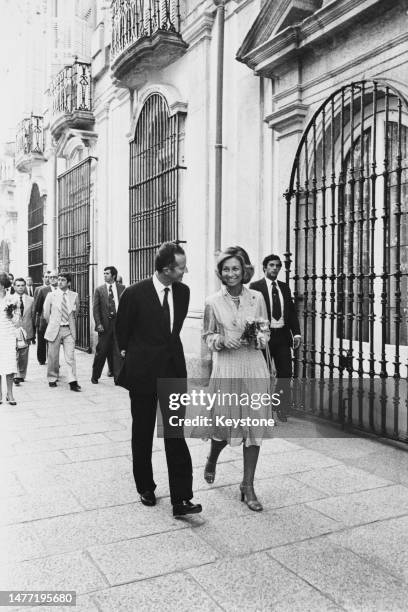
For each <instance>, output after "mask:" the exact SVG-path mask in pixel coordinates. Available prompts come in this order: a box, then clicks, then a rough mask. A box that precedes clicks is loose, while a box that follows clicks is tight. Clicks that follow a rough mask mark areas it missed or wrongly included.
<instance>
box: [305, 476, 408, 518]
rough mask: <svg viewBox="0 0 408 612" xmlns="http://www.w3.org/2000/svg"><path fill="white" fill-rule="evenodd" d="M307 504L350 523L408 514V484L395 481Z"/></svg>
mask: <svg viewBox="0 0 408 612" xmlns="http://www.w3.org/2000/svg"><path fill="white" fill-rule="evenodd" d="M307 505H308V506H309V507H310V508H314V509H315V510H318V511H319V512H322V513H323V514H325V515H326V516H330V517H331V518H333V519H335V520H337V521H343V522H344V523H345V524H346V525H361V524H364V523H371V522H373V521H379V520H382V519H387V518H391V517H395V516H401V515H404V514H408V488H406V487H403V486H401V485H392V486H389V487H381V488H378V489H371V490H369V491H360V492H358V493H350V494H348V495H338V496H336V497H328V498H326V499H321V500H317V501H312V502H308V503H307Z"/></svg>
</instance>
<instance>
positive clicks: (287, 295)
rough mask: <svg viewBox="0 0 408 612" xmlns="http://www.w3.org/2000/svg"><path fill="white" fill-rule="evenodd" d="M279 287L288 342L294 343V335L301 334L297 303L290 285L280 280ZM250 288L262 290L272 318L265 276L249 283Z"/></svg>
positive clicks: (269, 316)
mask: <svg viewBox="0 0 408 612" xmlns="http://www.w3.org/2000/svg"><path fill="white" fill-rule="evenodd" d="M278 285H279V289H280V290H281V293H282V297H283V318H284V321H285V326H284V329H285V330H286V332H287V338H288V343H289V344H292V340H293V336H300V325H299V319H298V317H297V314H296V310H295V305H294V303H293V299H292V294H291V292H290V288H289V285H287V284H286V283H282V282H281V281H279V280H278ZM249 288H250V289H254V290H255V291H260V292H261V293H262V295H263V296H264V298H265V303H266V309H267V311H268V319H269V321H270V320H271V304H270V302H269V293H268V286H267V284H266V280H265V278H262V279H261V280H258V281H255V282H254V283H251V284H250V285H249Z"/></svg>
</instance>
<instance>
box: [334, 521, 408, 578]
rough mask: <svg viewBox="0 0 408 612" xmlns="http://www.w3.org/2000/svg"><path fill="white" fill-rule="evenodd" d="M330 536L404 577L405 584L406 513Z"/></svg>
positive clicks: (407, 562) (407, 568)
mask: <svg viewBox="0 0 408 612" xmlns="http://www.w3.org/2000/svg"><path fill="white" fill-rule="evenodd" d="M329 539H330V540H331V541H332V542H334V543H335V544H339V545H340V546H343V547H344V548H348V549H349V550H352V551H353V552H354V553H356V554H358V555H360V556H362V557H364V558H365V559H367V561H369V562H371V563H373V564H375V565H378V566H380V567H382V568H383V569H384V570H386V571H388V572H391V573H392V574H393V575H394V576H395V577H396V578H400V579H401V580H405V581H406V582H407V585H408V516H404V517H401V518H396V519H389V520H385V521H377V522H375V523H372V524H371V525H364V526H362V527H355V528H354V529H347V530H345V531H343V532H341V533H337V534H333V535H331V536H330V537H329Z"/></svg>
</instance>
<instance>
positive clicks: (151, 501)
mask: <svg viewBox="0 0 408 612" xmlns="http://www.w3.org/2000/svg"><path fill="white" fill-rule="evenodd" d="M140 501H141V502H142V504H144V505H145V506H155V505H156V496H155V494H154V493H153V491H145V492H144V493H140Z"/></svg>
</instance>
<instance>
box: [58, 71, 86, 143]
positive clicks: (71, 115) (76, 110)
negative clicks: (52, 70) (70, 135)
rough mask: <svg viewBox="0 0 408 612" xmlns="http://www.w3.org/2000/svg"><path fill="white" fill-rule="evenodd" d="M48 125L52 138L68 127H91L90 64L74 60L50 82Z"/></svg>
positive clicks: (82, 128)
mask: <svg viewBox="0 0 408 612" xmlns="http://www.w3.org/2000/svg"><path fill="white" fill-rule="evenodd" d="M50 95H51V118H50V129H51V133H52V135H53V136H54V138H57V139H58V138H59V137H60V136H61V134H62V133H63V132H64V131H66V130H68V129H70V128H75V129H81V130H90V129H92V128H93V125H94V121H95V119H94V115H93V112H92V111H93V109H92V77H91V65H90V64H86V63H84V62H78V60H75V62H74V63H73V64H72V66H65V68H63V69H62V70H60V72H58V74H57V75H56V76H55V78H54V80H53V81H52V83H51V85H50Z"/></svg>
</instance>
